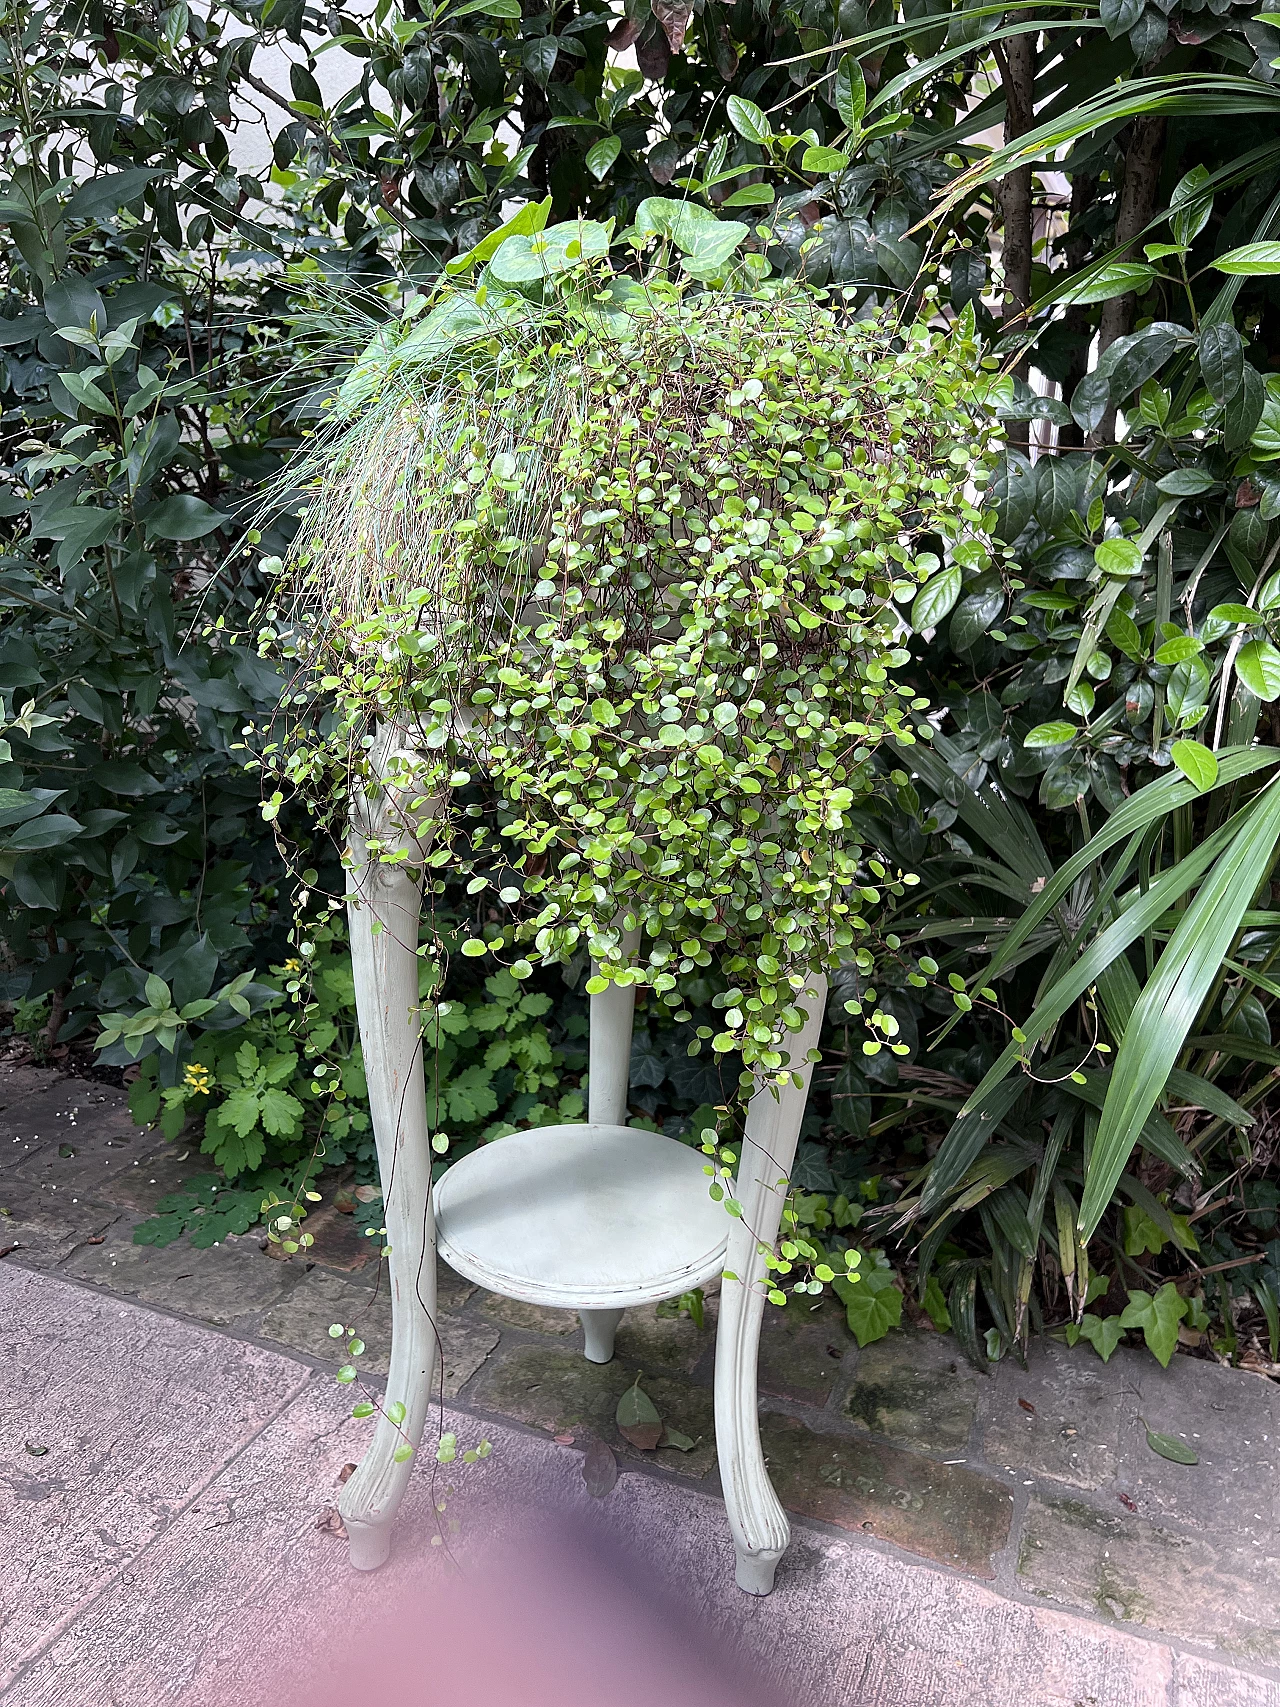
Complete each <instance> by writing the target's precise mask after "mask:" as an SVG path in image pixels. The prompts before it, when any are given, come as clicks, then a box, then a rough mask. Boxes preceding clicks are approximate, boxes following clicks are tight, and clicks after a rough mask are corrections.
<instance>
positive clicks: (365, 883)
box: [338, 829, 438, 1571]
mask: <svg viewBox="0 0 1280 1707" xmlns="http://www.w3.org/2000/svg"><path fill="white" fill-rule="evenodd" d="M351 843H352V852H353V854H354V855H355V856H356V857H355V863H354V866H353V869H352V870H351V871H350V872H349V873H348V879H347V913H348V918H349V920H350V931H351V960H352V967H353V970H354V974H355V989H356V1010H357V1014H358V1017H359V1022H360V1043H361V1048H362V1050H363V1053H364V1066H365V1076H366V1078H367V1080H368V1085H369V1106H370V1112H371V1115H372V1119H373V1130H374V1136H375V1139H376V1141H377V1146H378V1168H379V1172H380V1174H381V1178H382V1188H383V1200H384V1219H385V1223H386V1228H387V1239H388V1243H389V1245H390V1257H389V1258H388V1263H389V1268H390V1284H391V1322H392V1327H391V1358H390V1368H389V1370H388V1373H387V1402H388V1403H390V1402H392V1401H395V1400H399V1401H400V1402H401V1403H402V1404H403V1405H404V1407H405V1413H406V1414H405V1418H404V1421H403V1423H402V1424H401V1425H400V1426H399V1427H397V1426H396V1425H395V1424H394V1423H392V1422H391V1421H390V1419H389V1418H388V1417H387V1415H386V1414H385V1412H383V1413H381V1414H380V1415H379V1418H378V1424H377V1428H376V1430H375V1432H374V1436H373V1440H372V1442H371V1444H370V1446H369V1449H368V1451H367V1452H366V1453H365V1456H364V1458H363V1459H362V1461H361V1463H360V1466H359V1468H358V1469H357V1470H356V1471H355V1472H354V1474H353V1475H352V1476H351V1477H350V1479H349V1480H348V1481H347V1483H346V1485H345V1486H344V1487H343V1489H342V1492H341V1494H340V1495H339V1498H338V1509H339V1511H340V1512H341V1514H342V1521H343V1523H344V1524H345V1525H346V1529H347V1534H348V1535H349V1537H350V1559H351V1563H352V1565H354V1566H355V1568H356V1569H357V1570H360V1571H372V1570H375V1569H376V1568H377V1567H378V1566H379V1565H381V1564H382V1563H383V1561H384V1560H385V1559H386V1557H387V1554H388V1552H389V1551H390V1547H391V1530H392V1527H393V1525H394V1523H395V1516H396V1510H397V1508H398V1506H399V1504H400V1501H401V1499H402V1498H403V1497H404V1492H405V1488H406V1486H407V1484H408V1481H409V1476H410V1473H411V1472H412V1469H413V1458H412V1457H408V1458H406V1459H404V1461H402V1462H399V1463H397V1461H396V1457H395V1453H396V1449H397V1447H401V1446H403V1445H404V1444H405V1443H406V1442H407V1443H408V1444H409V1445H411V1446H412V1447H413V1448H414V1449H415V1452H416V1449H417V1447H418V1443H419V1442H420V1440H421V1438H422V1431H423V1427H424V1424H425V1422H426V1416H427V1409H428V1406H429V1405H430V1403H431V1395H432V1389H433V1385H434V1375H435V1370H436V1357H437V1345H438V1340H437V1334H436V1326H435V1314H436V1258H435V1218H434V1214H433V1211H432V1205H431V1142H430V1138H429V1135H428V1132H427V1123H426V1095H425V1089H424V1084H423V1073H422V1036H421V1023H420V1020H419V1016H418V967H419V964H420V962H419V959H418V956H417V953H416V949H417V944H418V922H419V915H420V911H421V903H422V894H421V888H420V882H419V874H418V872H417V871H416V870H414V869H413V868H412V867H408V866H404V865H395V866H392V865H386V864H383V863H380V862H378V861H376V860H374V861H370V860H369V859H368V857H367V850H366V848H365V845H364V841H363V838H362V837H361V836H360V835H359V833H358V832H357V831H355V830H354V829H353V831H352V835H351Z"/></svg>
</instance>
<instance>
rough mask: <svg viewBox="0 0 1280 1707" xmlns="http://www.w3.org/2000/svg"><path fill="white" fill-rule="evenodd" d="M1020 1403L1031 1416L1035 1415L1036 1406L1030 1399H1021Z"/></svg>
mask: <svg viewBox="0 0 1280 1707" xmlns="http://www.w3.org/2000/svg"><path fill="white" fill-rule="evenodd" d="M1018 1404H1019V1406H1020V1407H1021V1408H1022V1409H1023V1410H1024V1411H1025V1412H1026V1413H1027V1415H1028V1416H1030V1417H1033V1416H1035V1414H1036V1408H1035V1406H1034V1405H1033V1404H1032V1403H1031V1401H1030V1399H1019V1400H1018Z"/></svg>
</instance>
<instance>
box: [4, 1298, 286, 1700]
mask: <svg viewBox="0 0 1280 1707" xmlns="http://www.w3.org/2000/svg"><path fill="white" fill-rule="evenodd" d="M0 1319H2V1320H3V1322H4V1346H5V1353H6V1357H5V1362H6V1378H5V1381H4V1383H3V1387H2V1388H0V1407H2V1409H0V1532H2V1533H3V1535H4V1558H5V1568H4V1571H3V1573H2V1574H0V1608H2V1622H0V1684H2V1681H3V1678H4V1677H5V1676H6V1675H8V1674H9V1673H10V1672H11V1671H12V1668H13V1667H15V1666H17V1665H19V1664H21V1662H22V1660H23V1658H24V1657H25V1656H27V1655H29V1654H30V1653H31V1652H32V1651H33V1649H34V1648H36V1647H37V1646H39V1645H40V1644H41V1643H43V1642H45V1641H47V1640H48V1638H49V1636H50V1634H51V1633H52V1632H55V1631H56V1630H58V1629H59V1628H62V1627H64V1626H66V1625H67V1624H68V1623H69V1622H70V1621H71V1620H72V1619H73V1618H74V1617H75V1615H76V1613H77V1612H78V1611H79V1610H80V1609H81V1608H83V1607H84V1606H85V1605H87V1604H88V1602H89V1601H90V1600H91V1599H92V1598H93V1597H94V1596H95V1595H97V1594H99V1593H100V1592H102V1590H103V1589H104V1588H105V1587H106V1586H107V1585H108V1584H109V1583H110V1582H111V1581H112V1580H113V1579H115V1578H116V1577H118V1575H119V1573H120V1571H121V1569H122V1568H123V1567H124V1566H125V1565H127V1564H128V1562H129V1561H130V1560H132V1559H133V1558H135V1557H136V1556H137V1555H138V1553H139V1552H140V1551H141V1550H143V1549H144V1548H145V1547H146V1545H147V1544H148V1543H149V1542H150V1541H152V1540H153V1539H154V1538H155V1537H156V1536H157V1535H159V1534H161V1533H162V1532H163V1531H164V1530H165V1529H166V1527H167V1526H168V1525H169V1524H170V1523H171V1522H172V1520H173V1519H174V1517H175V1516H176V1515H177V1514H178V1513H180V1512H181V1511H183V1510H184V1509H185V1508H186V1507H187V1506H188V1505H189V1504H190V1503H191V1502H192V1500H193V1499H195V1498H197V1497H198V1495H199V1493H200V1492H201V1490H202V1489H203V1488H204V1487H206V1486H207V1485H208V1483H209V1482H210V1481H211V1480H212V1479H213V1478H214V1477H215V1476H217V1474H218V1473H219V1472H220V1471H221V1470H222V1469H223V1468H224V1466H225V1465H226V1464H227V1463H228V1462H229V1461H230V1460H231V1459H232V1458H233V1457H234V1456H235V1454H236V1453H238V1452H239V1451H240V1450H241V1449H242V1448H243V1447H244V1446H245V1445H247V1444H248V1443H249V1442H250V1441H251V1440H253V1439H254V1438H255V1436H256V1435H257V1434H258V1433H259V1432H260V1431H261V1430H262V1429H263V1427H264V1426H266V1424H268V1423H269V1422H270V1421H271V1420H272V1418H273V1417H275V1416H276V1415H277V1414H278V1413H279V1412H280V1411H281V1409H282V1408H283V1407H284V1405H285V1404H286V1403H287V1401H288V1400H289V1399H290V1398H292V1397H293V1396H294V1395H295V1394H297V1393H298V1392H300V1391H301V1389H302V1387H303V1386H304V1385H305V1381H306V1371H304V1370H303V1369H301V1368H300V1367H299V1366H298V1365H297V1364H296V1363H294V1362H292V1361H291V1360H289V1359H287V1358H283V1357H277V1356H274V1355H273V1354H271V1353H270V1352H264V1351H260V1350H258V1349H257V1348H255V1347H252V1346H244V1345H239V1344H237V1343H236V1342H235V1341H233V1340H227V1339H221V1338H217V1337H214V1336H211V1335H209V1334H207V1333H203V1332H202V1331H201V1330H200V1329H198V1328H194V1327H190V1326H188V1325H187V1324H185V1323H181V1322H175V1321H173V1320H171V1319H169V1318H166V1317H163V1316H157V1315H153V1314H151V1313H149V1312H142V1311H138V1310H136V1309H133V1308H132V1307H131V1306H129V1305H127V1304H122V1303H120V1302H119V1301H118V1300H115V1299H110V1298H105V1297H99V1296H96V1295H94V1294H91V1293H88V1292H84V1291H82V1290H80V1289H78V1288H75V1287H71V1286H67V1285H65V1284H64V1283H62V1282H61V1281H58V1280H53V1279H50V1278H48V1277H47V1276H41V1275H36V1274H34V1273H31V1272H27V1271H24V1270H22V1269H17V1268H13V1267H6V1268H4V1269H0ZM86 1707H87V1702H86Z"/></svg>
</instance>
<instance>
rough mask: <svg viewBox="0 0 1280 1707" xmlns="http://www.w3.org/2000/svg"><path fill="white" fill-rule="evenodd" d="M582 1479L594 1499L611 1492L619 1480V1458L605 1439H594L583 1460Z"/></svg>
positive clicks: (599, 1498) (600, 1498)
mask: <svg viewBox="0 0 1280 1707" xmlns="http://www.w3.org/2000/svg"><path fill="white" fill-rule="evenodd" d="M582 1479H583V1481H584V1482H585V1483H586V1484H587V1492H588V1493H589V1494H590V1495H591V1497H592V1499H593V1500H602V1499H603V1498H604V1497H605V1495H606V1494H608V1493H611V1492H612V1490H613V1488H614V1485H615V1484H616V1482H617V1480H618V1460H617V1459H616V1458H615V1457H614V1456H613V1453H612V1452H611V1450H610V1449H609V1447H607V1446H606V1445H605V1443H604V1441H603V1440H593V1441H592V1442H591V1445H590V1446H589V1447H588V1448H587V1452H586V1456H585V1457H584V1458H583V1460H582Z"/></svg>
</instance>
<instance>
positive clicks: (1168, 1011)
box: [1080, 781, 1280, 1238]
mask: <svg viewBox="0 0 1280 1707" xmlns="http://www.w3.org/2000/svg"><path fill="white" fill-rule="evenodd" d="M1277 836H1280V786H1278V784H1277V782H1276V781H1272V782H1271V783H1270V784H1269V785H1268V786H1267V788H1266V789H1265V790H1264V791H1263V793H1262V794H1260V795H1259V796H1258V798H1257V799H1256V800H1255V801H1254V802H1253V803H1252V805H1251V806H1250V807H1249V808H1248V810H1247V813H1246V814H1245V820H1244V822H1243V823H1240V822H1238V821H1237V822H1236V828H1235V832H1234V834H1233V836H1232V838H1231V842H1230V845H1229V846H1228V848H1227V849H1226V851H1225V852H1224V853H1223V854H1222V855H1221V856H1220V857H1219V859H1218V860H1217V863H1216V864H1215V865H1214V868H1213V870H1212V872H1211V873H1210V874H1209V876H1208V878H1207V879H1206V880H1205V882H1204V883H1203V884H1202V885H1201V886H1200V890H1199V893H1198V894H1197V895H1196V898H1195V900H1194V901H1193V902H1192V903H1191V905H1190V906H1189V907H1188V908H1187V910H1186V912H1185V914H1184V915H1183V917H1182V921H1181V923H1180V924H1179V925H1178V928H1177V930H1175V931H1174V933H1173V936H1172V938H1171V939H1170V941H1169V943H1168V946H1167V947H1166V948H1165V950H1164V953H1163V954H1162V955H1161V956H1160V959H1159V961H1158V963H1157V965H1156V969H1155V972H1154V974H1153V975H1152V976H1151V977H1150V978H1149V979H1148V980H1147V985H1146V988H1145V989H1144V990H1143V992H1142V995H1141V996H1140V997H1139V999H1138V1005H1137V1007H1136V1008H1135V1009H1134V1010H1133V1016H1132V1018H1131V1019H1130V1021H1129V1024H1128V1026H1127V1027H1126V1028H1125V1034H1124V1037H1123V1038H1122V1039H1121V1042H1120V1048H1119V1050H1118V1051H1117V1054H1116V1061H1115V1066H1114V1067H1113V1069H1112V1072H1111V1084H1110V1087H1109V1089H1108V1091H1107V1099H1106V1102H1105V1103H1104V1104H1103V1109H1102V1119H1101V1121H1100V1123H1099V1126H1098V1136H1097V1139H1096V1140H1095V1142H1094V1146H1093V1154H1092V1156H1091V1157H1090V1161H1089V1173H1088V1178H1087V1179H1086V1181H1085V1189H1084V1197H1083V1199H1082V1201H1081V1205H1080V1228H1081V1231H1082V1233H1083V1234H1084V1235H1085V1237H1086V1238H1087V1237H1088V1236H1089V1235H1090V1234H1091V1233H1092V1232H1093V1230H1094V1228H1095V1227H1096V1226H1097V1224H1098V1222H1099V1221H1100V1220H1101V1219H1102V1216H1103V1213H1104V1212H1105V1210H1106V1207H1107V1204H1108V1203H1109V1202H1110V1201H1111V1194H1112V1192H1113V1191H1114V1190H1115V1187H1116V1181H1117V1180H1118V1179H1119V1178H1120V1175H1121V1174H1122V1173H1123V1172H1124V1169H1125V1165H1126V1163H1127V1162H1128V1160H1129V1156H1130V1154H1131V1152H1132V1150H1133V1147H1134V1145H1135V1144H1136V1143H1137V1141H1138V1136H1139V1133H1140V1131H1141V1129H1142V1125H1143V1123H1144V1122H1145V1120H1146V1118H1147V1116H1148V1115H1149V1114H1150V1113H1151V1111H1152V1109H1153V1108H1154V1107H1155V1104H1156V1098H1157V1097H1158V1096H1159V1095H1160V1093H1161V1091H1162V1090H1163V1089H1164V1087H1165V1084H1166V1083H1167V1081H1168V1077H1169V1073H1170V1071H1171V1070H1172V1068H1173V1065H1174V1062H1175V1061H1176V1060H1177V1058H1178V1055H1179V1052H1180V1051H1181V1049H1182V1046H1183V1044H1184V1042H1185V1040H1186V1036H1187V1033H1188V1032H1189V1031H1190V1029H1191V1027H1192V1025H1193V1024H1194V1023H1195V1019H1196V1016H1197V1014H1198V1013H1199V1011H1200V1007H1201V1004H1202V1003H1203V1001H1204V998H1205V996H1206V995H1207V993H1208V991H1209V987H1210V985H1211V984H1212V983H1213V980H1214V978H1215V977H1216V976H1217V974H1218V971H1219V969H1220V968H1221V966H1222V961H1223V957H1224V956H1225V955H1226V952H1227V950H1228V949H1229V948H1230V946H1231V942H1232V939H1233V938H1234V936H1235V934H1236V932H1237V930H1238V929H1239V928H1240V920H1241V917H1242V916H1243V914H1244V913H1245V911H1246V910H1247V908H1248V906H1249V904H1250V902H1251V901H1252V900H1253V896H1254V891H1255V890H1256V889H1257V887H1258V884H1259V883H1260V882H1261V881H1262V879H1263V877H1264V876H1265V874H1266V872H1267V870H1268V868H1269V866H1270V864H1271V862H1272V860H1273V859H1274V857H1275V847H1276V838H1277ZM1174 869H1175V870H1177V869H1178V868H1177V867H1175V868H1174Z"/></svg>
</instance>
